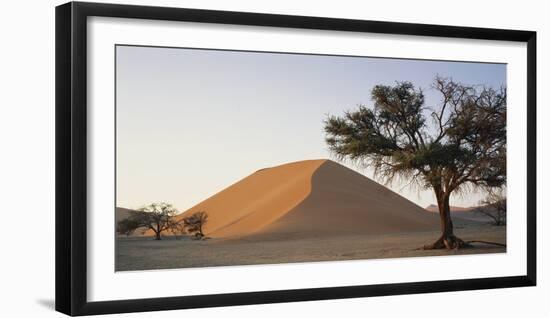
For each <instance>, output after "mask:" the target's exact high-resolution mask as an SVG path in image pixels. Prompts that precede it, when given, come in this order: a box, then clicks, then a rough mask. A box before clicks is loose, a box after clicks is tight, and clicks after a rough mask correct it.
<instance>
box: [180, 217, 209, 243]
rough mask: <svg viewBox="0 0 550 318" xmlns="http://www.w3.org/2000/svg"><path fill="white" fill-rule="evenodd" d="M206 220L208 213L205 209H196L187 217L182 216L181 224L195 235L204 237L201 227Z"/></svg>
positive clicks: (199, 237) (200, 237)
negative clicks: (196, 210)
mask: <svg viewBox="0 0 550 318" xmlns="http://www.w3.org/2000/svg"><path fill="white" fill-rule="evenodd" d="M207 222H208V214H207V213H206V212H205V211H198V212H195V213H193V214H191V215H190V216H188V217H185V218H183V224H184V226H185V227H186V228H187V231H188V232H189V233H195V237H196V238H198V239H202V238H203V237H204V233H203V228H204V226H205V225H206V223H207Z"/></svg>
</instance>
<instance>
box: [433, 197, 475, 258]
mask: <svg viewBox="0 0 550 318" xmlns="http://www.w3.org/2000/svg"><path fill="white" fill-rule="evenodd" d="M436 197H437V206H438V208H439V219H440V224H441V237H440V238H439V239H438V240H437V241H435V243H433V244H430V245H426V246H424V249H444V248H446V249H458V248H461V247H467V246H469V244H468V243H466V242H464V241H463V240H461V239H460V238H458V237H456V236H455V235H454V233H453V221H452V220H451V207H450V205H449V199H450V193H445V192H437V191H436Z"/></svg>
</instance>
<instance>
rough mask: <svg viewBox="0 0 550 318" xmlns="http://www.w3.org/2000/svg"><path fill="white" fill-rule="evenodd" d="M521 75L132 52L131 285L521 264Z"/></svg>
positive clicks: (305, 57) (448, 66)
mask: <svg viewBox="0 0 550 318" xmlns="http://www.w3.org/2000/svg"><path fill="white" fill-rule="evenodd" d="M506 80H507V65H506V64H505V63H486V62H479V61H446V60H423V59H404V58H392V57H380V56H342V55H323V54H299V53H292V52H261V51H238V50H221V49H205V48H182V47H161V46H138V45H123V44H118V45H116V47H115V104H116V105H115V139H116V142H115V157H116V158H115V174H116V176H115V180H116V193H115V198H116V201H115V202H116V206H115V207H113V219H114V222H115V229H116V235H115V242H114V244H115V254H116V255H115V271H117V272H118V271H142V270H156V269H177V268H191V267H213V266H235V265H260V264H283V263H298V262H321V261H351V260H366V259H385V258H401V257H425V256H432V257H433V256H437V257H461V255H464V254H469V255H471V254H487V253H506V243H507V242H506V240H507V236H506V213H507V211H506V207H507V204H506V167H507V166H506V135H507V133H506V128H507V124H506V123H507V117H506V110H507V94H506V89H507V86H506V84H507V81H506Z"/></svg>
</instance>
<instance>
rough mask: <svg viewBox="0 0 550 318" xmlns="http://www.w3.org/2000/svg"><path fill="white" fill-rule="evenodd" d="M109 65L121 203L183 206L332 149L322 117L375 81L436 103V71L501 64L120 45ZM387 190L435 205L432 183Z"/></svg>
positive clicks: (492, 77)
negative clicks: (401, 85) (404, 84)
mask: <svg viewBox="0 0 550 318" xmlns="http://www.w3.org/2000/svg"><path fill="white" fill-rule="evenodd" d="M116 71H117V80H116V85H117V206H124V207H129V208H138V207H140V206H142V205H144V204H147V203H151V202H157V201H167V202H171V203H173V204H174V205H175V206H176V207H177V208H178V209H179V210H186V209H188V208H190V207H191V206H192V205H194V204H196V203H198V202H200V201H202V200H203V199H206V198H208V197H209V196H211V195H212V194H214V193H216V192H218V191H220V190H222V189H223V188H225V187H227V186H229V185H230V184H232V183H234V182H236V181H238V180H240V179H242V178H244V177H245V176H247V175H249V174H251V173H252V172H254V171H256V170H258V169H261V168H265V167H270V166H275V165H279V164H283V163H287V162H292V161H299V160H306V159H319V158H331V155H330V153H329V152H328V150H327V146H326V144H325V141H324V137H325V134H324V131H323V120H324V119H325V118H326V115H327V114H332V115H340V114H342V113H343V111H344V110H348V109H354V108H355V107H356V106H357V105H358V104H365V105H367V106H371V105H372V102H371V100H370V90H371V88H372V87H373V86H374V85H377V84H386V85H392V84H394V83H395V82H396V81H411V82H413V83H414V84H415V85H416V86H417V87H421V88H422V89H423V90H424V93H425V97H426V104H427V105H428V106H436V107H437V106H438V105H439V101H440V96H439V95H437V93H436V92H435V91H434V90H433V89H431V87H430V86H431V84H432V83H433V79H434V77H435V76H436V75H437V74H439V75H440V76H444V77H452V78H453V79H454V80H457V81H460V82H464V83H468V84H484V85H488V86H493V87H495V88H496V87H500V86H502V85H505V84H506V66H505V65H503V64H486V63H464V62H460V63H459V62H443V61H421V60H403V59H384V58H366V57H343V56H321V55H299V54H276V53H255V52H240V51H215V50H196V49H177V48H154V47H134V46H131V47H130V46H118V47H117V70H116ZM346 165H347V164H346ZM347 166H349V167H350V168H352V169H355V170H357V171H359V172H360V173H363V174H365V175H366V176H368V177H372V173H371V172H370V171H366V170H363V169H360V168H358V167H356V166H353V165H351V164H350V165H347ZM391 188H392V189H393V190H394V191H397V192H399V193H400V194H401V195H403V196H405V197H407V198H408V199H410V200H411V201H413V202H415V203H417V204H419V205H420V206H423V207H424V206H427V205H429V204H431V203H434V202H435V200H434V197H433V194H432V193H431V192H430V191H420V192H419V191H418V190H416V189H415V190H410V189H408V188H403V185H401V184H398V183H395V184H393V185H392V186H391ZM480 198H481V194H479V193H473V194H466V195H463V196H462V197H454V198H452V202H451V204H453V205H458V206H469V205H475V204H477V202H478V201H479V200H480Z"/></svg>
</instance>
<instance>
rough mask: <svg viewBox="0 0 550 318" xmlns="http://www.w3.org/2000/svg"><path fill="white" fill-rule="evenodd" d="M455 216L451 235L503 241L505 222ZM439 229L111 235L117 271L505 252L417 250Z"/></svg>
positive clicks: (501, 249) (478, 246)
mask: <svg viewBox="0 0 550 318" xmlns="http://www.w3.org/2000/svg"><path fill="white" fill-rule="evenodd" d="M468 223H470V222H464V223H463V224H461V223H460V222H456V221H455V234H457V236H459V237H461V238H462V239H464V240H467V241H469V240H483V241H492V242H498V243H506V227H504V226H500V227H499V226H491V225H488V224H468ZM438 236H439V231H437V230H436V231H430V232H416V233H399V234H388V235H372V236H369V235H349V236H334V237H324V238H322V237H318V238H313V237H300V235H299V234H297V235H295V236H286V237H274V236H249V237H247V238H242V239H208V240H203V241H196V240H192V239H190V238H189V237H182V238H179V239H175V238H172V237H165V238H163V240H161V241H155V240H153V239H152V238H150V237H129V238H125V237H119V238H117V239H116V271H128V270H149V269H169V268H188V267H210V266H230V265H249V264H277V263H293V262H317V261H336V260H356V259H377V258H398V257H417V256H434V255H463V254H482V253H504V252H506V248H505V247H499V246H495V245H486V244H480V243H475V247H474V248H467V249H461V250H457V251H455V250H453V251H449V250H431V251H424V250H417V248H418V247H421V246H423V245H425V244H428V243H431V242H433V241H434V240H435V239H436V238H437V237H438Z"/></svg>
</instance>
